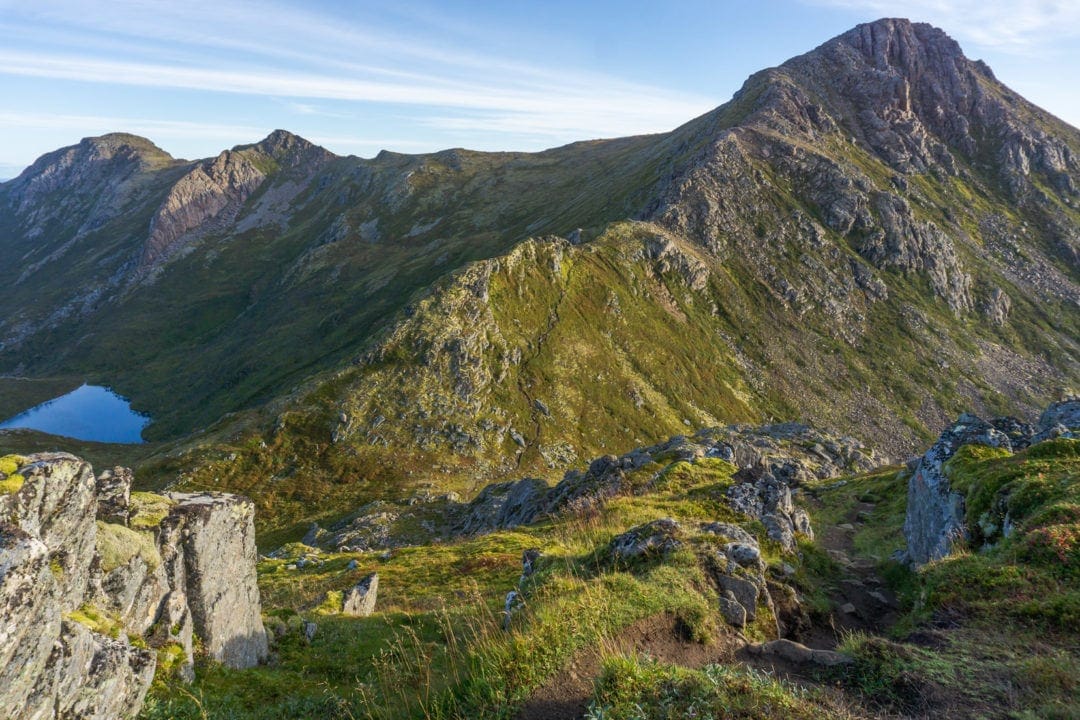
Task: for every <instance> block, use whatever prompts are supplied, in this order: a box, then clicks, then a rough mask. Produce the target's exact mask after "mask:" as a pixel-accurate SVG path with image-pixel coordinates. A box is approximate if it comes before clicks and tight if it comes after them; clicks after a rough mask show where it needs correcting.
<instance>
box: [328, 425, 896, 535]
mask: <svg viewBox="0 0 1080 720" xmlns="http://www.w3.org/2000/svg"><path fill="white" fill-rule="evenodd" d="M696 458H717V459H721V460H725V461H727V462H730V463H731V464H732V465H734V466H735V467H736V468H737V469H738V472H737V473H736V475H735V479H736V480H737V481H738V482H737V483H736V485H734V486H733V487H732V488H731V489H730V491H729V493H728V502H729V504H730V505H731V507H732V508H733V509H734V510H736V511H738V512H741V513H743V514H744V515H747V516H748V517H750V518H752V519H755V520H761V521H762V523H764V524H765V525H766V527H767V528H768V529H769V535H770V537H772V538H773V539H774V540H776V541H777V542H779V543H780V544H781V545H782V546H783V547H784V548H785V549H791V548H792V547H793V546H794V538H795V535H796V534H798V533H802V534H804V535H808V536H811V537H812V536H813V531H812V529H811V528H810V523H809V519H808V516H807V515H806V513H805V511H803V510H801V509H799V508H797V507H795V505H794V503H793V502H792V492H791V491H792V488H796V487H797V486H798V485H799V483H801V482H802V481H803V480H806V479H809V478H831V477H836V476H838V475H840V474H842V473H854V472H859V471H864V470H868V469H870V468H871V467H873V466H874V464H875V462H876V461H875V460H874V457H873V453H871V452H870V451H868V450H867V449H866V448H865V447H863V445H862V444H861V443H859V442H858V441H856V440H854V439H852V438H848V437H844V438H836V437H832V436H829V435H826V434H824V433H821V432H819V431H817V430H814V429H811V428H809V427H807V426H806V425H802V424H799V423H784V424H777V425H766V426H762V427H751V426H747V425H732V426H728V427H724V428H708V429H704V430H701V431H699V432H698V433H696V434H695V435H693V436H683V435H677V436H675V437H673V438H671V439H670V440H667V441H666V442H662V443H659V444H657V445H652V446H650V447H645V448H637V449H635V450H632V451H630V452H628V453H625V454H623V455H620V456H616V455H605V456H602V457H599V458H596V459H595V460H593V461H592V462H591V463H589V465H588V467H587V468H586V469H584V470H570V471H568V472H567V473H566V474H565V475H564V476H563V479H562V480H561V481H559V482H558V483H556V484H555V485H554V486H552V485H548V483H546V482H545V481H543V480H540V479H537V478H523V479H521V480H513V481H508V482H502V483H494V484H492V485H488V486H487V487H485V488H484V489H483V490H481V491H480V493H479V494H478V495H477V496H476V497H475V498H474V499H473V500H472V501H471V502H468V503H463V502H460V501H459V500H458V498H457V496H456V495H454V494H450V495H437V496H420V497H415V498H412V499H410V500H408V501H406V502H401V503H397V504H395V503H390V502H385V501H376V502H373V503H369V504H368V505H366V506H364V507H362V508H360V509H359V510H358V511H357V512H356V514H355V515H353V516H351V517H349V518H347V519H345V520H343V521H340V522H338V523H335V524H333V525H331V526H329V528H328V529H327V530H326V531H322V530H321V529H319V530H318V531H316V532H313V533H309V536H308V538H307V539H308V540H311V541H312V542H313V543H317V544H318V545H320V546H324V547H328V548H333V549H336V550H340V549H342V548H348V549H350V550H374V549H380V548H392V547H397V546H400V545H407V544H420V543H423V542H428V541H430V540H432V539H434V538H440V537H442V538H445V537H454V536H460V535H475V534H482V533H487V532H492V531H495V530H502V529H510V528H515V527H518V526H520V525H527V524H529V523H532V522H536V521H537V520H539V519H541V518H543V517H545V516H549V515H560V514H563V513H587V512H589V511H590V508H599V506H600V505H602V504H603V503H605V502H607V500H608V499H609V498H611V497H614V496H616V495H620V494H627V493H630V494H633V493H638V492H647V491H648V490H649V488H648V487H635V486H634V484H633V482H632V481H631V475H632V474H634V473H635V472H636V471H638V470H640V469H641V468H643V467H645V466H647V465H650V464H653V465H655V466H656V467H657V469H658V470H659V469H660V468H663V467H667V466H670V465H672V464H673V463H677V462H679V461H688V460H694V459H696ZM309 544H310V543H309Z"/></svg>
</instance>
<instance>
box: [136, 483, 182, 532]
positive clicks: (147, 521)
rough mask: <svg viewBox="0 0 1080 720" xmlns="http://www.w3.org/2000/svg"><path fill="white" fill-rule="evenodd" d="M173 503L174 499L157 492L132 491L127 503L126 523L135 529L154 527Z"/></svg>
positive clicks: (163, 517) (174, 502) (167, 512)
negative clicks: (127, 514) (127, 515)
mask: <svg viewBox="0 0 1080 720" xmlns="http://www.w3.org/2000/svg"><path fill="white" fill-rule="evenodd" d="M175 504H176V501H175V500H170V499H169V498H167V497H165V496H164V495H158V494H157V493H151V492H133V493H131V500H130V501H129V504H128V508H129V510H128V512H129V517H128V524H129V525H130V526H131V527H132V528H136V529H149V528H156V527H157V526H158V525H160V524H161V521H162V520H164V519H165V516H166V515H168V514H169V509H170V508H171V507H172V506H173V505H175Z"/></svg>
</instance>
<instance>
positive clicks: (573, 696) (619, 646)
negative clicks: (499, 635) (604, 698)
mask: <svg viewBox="0 0 1080 720" xmlns="http://www.w3.org/2000/svg"><path fill="white" fill-rule="evenodd" d="M740 644H741V642H740V641H738V640H736V639H735V638H734V637H733V636H724V637H721V638H720V640H719V641H718V642H717V643H714V644H712V645H703V644H702V643H699V642H695V641H694V640H692V639H690V637H689V633H688V632H687V631H686V628H685V627H683V625H682V623H681V622H679V620H678V619H677V618H675V617H674V616H673V615H671V614H668V613H663V614H660V615H655V616H653V617H650V618H646V619H644V620H640V621H638V622H636V623H634V624H633V625H631V626H630V627H628V628H626V629H625V630H624V631H622V632H621V633H619V636H618V637H617V638H612V639H610V640H608V641H606V642H605V643H603V644H602V645H600V646H592V647H587V648H582V649H581V650H580V651H579V652H578V653H577V654H576V655H575V656H574V657H573V659H571V661H570V662H569V663H568V664H567V665H566V667H564V668H563V669H562V670H560V671H559V672H558V673H556V674H555V675H554V676H553V677H551V678H550V679H549V680H548V681H547V682H546V683H544V684H543V685H542V686H540V687H539V688H537V689H536V691H535V692H534V693H533V694H532V697H530V698H529V699H528V700H527V701H526V702H525V704H524V705H523V706H522V707H521V709H520V710H519V711H518V714H517V716H516V720H578V718H581V717H582V716H583V715H584V714H585V712H586V710H587V709H588V705H589V699H590V698H591V697H592V694H593V685H594V682H595V681H596V679H597V678H598V677H599V676H600V671H601V666H602V665H603V659H604V656H605V655H612V654H628V655H632V654H637V655H648V656H649V657H651V658H653V659H654V660H658V661H660V662H664V663H673V664H676V665H682V666H684V667H691V668H701V667H704V666H706V665H708V664H709V663H715V662H729V661H730V660H731V659H732V657H733V656H734V653H735V650H736V649H737V648H738V646H739V645H740Z"/></svg>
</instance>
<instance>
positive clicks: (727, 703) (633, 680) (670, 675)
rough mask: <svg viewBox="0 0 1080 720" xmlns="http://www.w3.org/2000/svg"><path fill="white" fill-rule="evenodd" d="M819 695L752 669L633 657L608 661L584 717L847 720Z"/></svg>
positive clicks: (592, 719)
mask: <svg viewBox="0 0 1080 720" xmlns="http://www.w3.org/2000/svg"><path fill="white" fill-rule="evenodd" d="M845 717H849V714H848V713H847V712H846V711H844V709H843V708H842V707H840V706H838V705H837V704H836V702H835V701H834V700H833V699H831V698H829V697H828V696H827V695H825V694H824V693H822V692H820V691H815V690H808V689H806V688H804V687H801V686H798V685H794V684H791V683H788V682H784V681H782V680H778V679H776V678H774V677H772V676H771V675H767V674H765V673H762V672H759V671H757V670H754V669H752V668H746V667H739V666H731V665H708V666H706V667H704V668H703V669H701V670H690V669H687V668H683V667H679V666H675V665H664V664H661V663H658V662H656V661H654V660H649V659H647V658H637V657H619V656H617V657H611V658H608V659H607V660H606V661H605V662H604V667H603V672H602V674H601V676H600V679H599V680H598V681H597V684H596V691H595V693H594V696H593V700H592V702H591V704H590V706H589V711H588V713H587V715H586V718H588V720H670V719H672V718H700V719H701V720H728V719H743V718H745V719H747V720H750V719H753V720H758V719H761V720H765V719H767V718H769V719H771V718H776V719H777V720H779V719H781V718H783V719H785V720H786V719H787V718H806V719H807V720H809V719H811V718H845Z"/></svg>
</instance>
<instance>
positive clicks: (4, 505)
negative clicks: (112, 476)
mask: <svg viewBox="0 0 1080 720" xmlns="http://www.w3.org/2000/svg"><path fill="white" fill-rule="evenodd" d="M19 474H20V475H22V476H23V477H24V478H25V481H24V482H23V485H22V488H21V489H20V490H19V491H18V492H15V493H12V494H8V495H4V494H0V522H9V523H12V524H14V525H17V526H18V527H19V528H21V529H22V530H23V531H24V532H26V533H27V534H28V535H30V536H32V537H35V538H37V539H39V540H40V541H41V542H43V543H44V544H45V547H47V548H48V549H49V561H50V562H51V563H52V564H53V566H54V567H55V568H56V570H57V572H56V573H55V576H56V582H57V584H58V585H59V590H60V594H59V599H60V600H59V601H60V605H61V608H62V610H63V611H65V612H70V611H72V610H74V609H76V608H77V607H79V606H80V605H82V603H83V602H84V600H86V598H87V594H88V590H89V588H90V585H91V583H92V581H93V577H94V575H93V572H92V570H93V566H94V558H95V553H96V549H95V538H96V530H95V527H94V519H95V517H96V516H97V495H96V493H95V487H96V483H95V480H94V472H93V470H92V469H91V468H90V465H89V463H86V462H84V461H83V460H80V459H79V458H77V457H75V456H74V455H68V454H67V453H44V454H40V455H31V456H29V457H27V458H26V464H25V465H24V466H23V467H21V468H19Z"/></svg>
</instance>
